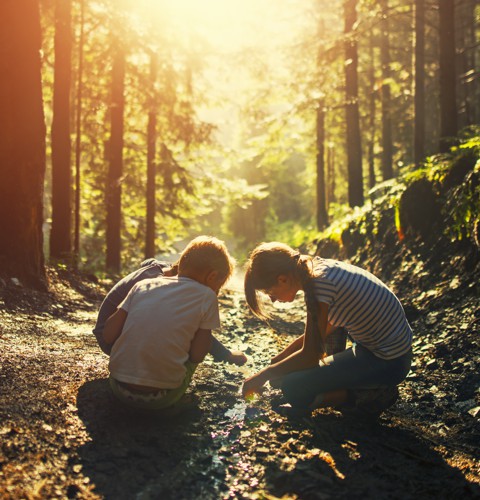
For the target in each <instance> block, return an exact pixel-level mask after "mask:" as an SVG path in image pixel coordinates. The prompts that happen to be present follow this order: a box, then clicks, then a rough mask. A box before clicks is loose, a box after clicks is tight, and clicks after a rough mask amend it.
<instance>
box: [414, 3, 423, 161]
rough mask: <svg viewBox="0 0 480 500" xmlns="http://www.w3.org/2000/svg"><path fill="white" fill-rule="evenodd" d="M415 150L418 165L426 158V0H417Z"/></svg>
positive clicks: (415, 159)
mask: <svg viewBox="0 0 480 500" xmlns="http://www.w3.org/2000/svg"><path fill="white" fill-rule="evenodd" d="M414 95H415V97H414V107H415V110H414V115H415V118H414V134H415V135H414V152H413V157H414V161H415V165H416V166H417V167H418V166H419V165H420V163H422V162H423V161H424V159H425V0H415V92H414Z"/></svg>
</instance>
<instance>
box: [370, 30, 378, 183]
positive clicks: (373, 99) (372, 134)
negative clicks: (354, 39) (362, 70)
mask: <svg viewBox="0 0 480 500" xmlns="http://www.w3.org/2000/svg"><path fill="white" fill-rule="evenodd" d="M369 42H370V47H369V48H370V58H369V59H370V61H369V80H370V84H371V87H370V95H369V129H370V130H369V141H368V187H369V188H370V189H373V188H374V187H375V184H376V178H375V113H376V98H377V92H376V90H375V52H374V37H373V31H372V32H371V33H370V40H369Z"/></svg>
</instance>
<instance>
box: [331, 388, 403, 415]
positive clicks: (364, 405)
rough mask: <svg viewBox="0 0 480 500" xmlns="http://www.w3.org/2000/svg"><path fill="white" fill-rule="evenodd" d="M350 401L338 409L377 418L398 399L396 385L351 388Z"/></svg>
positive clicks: (346, 412) (345, 412) (347, 412)
mask: <svg viewBox="0 0 480 500" xmlns="http://www.w3.org/2000/svg"><path fill="white" fill-rule="evenodd" d="M350 396H351V402H350V404H349V405H347V406H345V407H344V408H340V411H341V412H342V413H344V414H349V415H352V414H355V415H357V416H364V417H367V418H378V417H379V416H380V415H381V414H382V413H383V412H384V411H385V410H387V409H388V408H391V407H392V406H393V405H394V404H395V402H396V401H397V400H398V397H399V392H398V387H397V386H396V385H395V386H392V387H379V388H377V389H353V390H351V391H350Z"/></svg>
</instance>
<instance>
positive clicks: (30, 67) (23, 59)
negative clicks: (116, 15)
mask: <svg viewBox="0 0 480 500" xmlns="http://www.w3.org/2000/svg"><path fill="white" fill-rule="evenodd" d="M0 48H1V50H0V75H1V77H0V178H1V182H0V273H1V275H3V276H8V277H17V278H18V279H20V280H21V281H23V282H24V283H25V284H27V285H31V286H35V287H39V288H45V286H46V273H45V265H44V255H43V233H42V225H43V183H44V177H45V133H46V131H45V118H44V113H43V98H42V82H41V60H40V49H41V33H40V16H39V6H38V1H34V0H3V1H2V2H0Z"/></svg>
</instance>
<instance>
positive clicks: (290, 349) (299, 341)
mask: <svg viewBox="0 0 480 500" xmlns="http://www.w3.org/2000/svg"><path fill="white" fill-rule="evenodd" d="M333 330H335V327H334V326H332V325H331V324H330V323H328V324H327V330H326V332H325V335H326V337H328V336H329V335H330V334H331V333H332V332H333ZM304 337H305V334H303V335H300V337H297V338H296V339H295V340H294V341H293V342H292V343H291V344H289V345H288V346H287V347H286V348H285V349H284V350H283V351H282V352H280V353H278V354H277V355H276V356H275V357H273V358H272V362H271V364H272V365H273V364H275V363H278V362H279V361H281V360H282V359H285V358H286V357H287V356H290V354H293V353H294V352H296V351H298V350H299V349H301V348H302V347H303V339H304ZM324 342H325V339H324Z"/></svg>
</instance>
